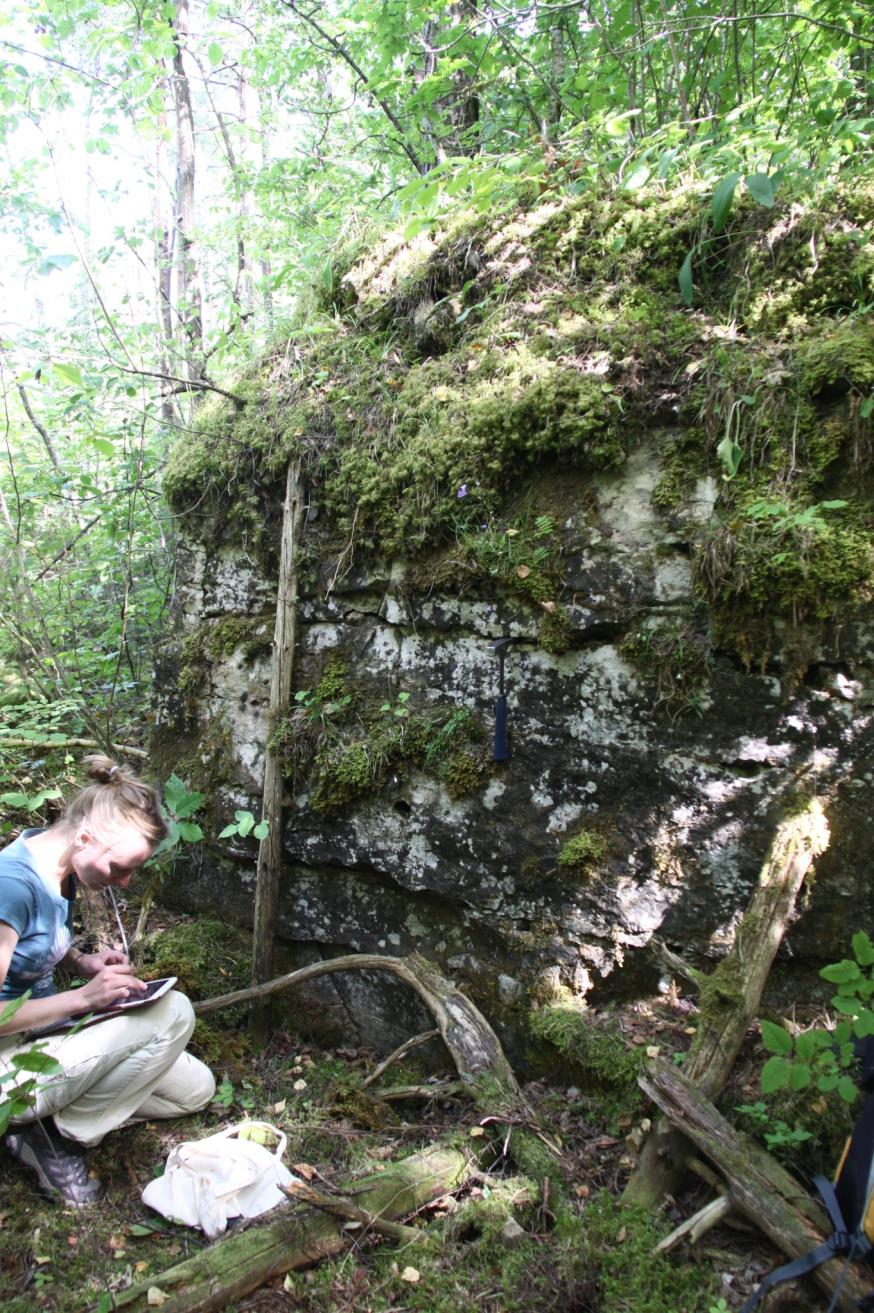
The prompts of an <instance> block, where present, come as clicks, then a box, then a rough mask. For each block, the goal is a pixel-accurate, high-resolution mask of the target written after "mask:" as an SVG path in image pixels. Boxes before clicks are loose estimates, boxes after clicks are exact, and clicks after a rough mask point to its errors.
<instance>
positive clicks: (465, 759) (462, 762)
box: [440, 747, 493, 800]
mask: <svg viewBox="0 0 874 1313" xmlns="http://www.w3.org/2000/svg"><path fill="white" fill-rule="evenodd" d="M492 769H493V767H492V759H491V756H490V754H489V753H488V751H487V750H486V749H484V748H483V747H477V748H471V747H467V748H459V749H457V751H455V752H453V753H451V754H450V755H449V756H448V757H447V758H446V760H445V762H444V764H443V768H442V770H441V772H440V773H441V778H442V780H443V782H444V784H445V785H446V792H447V793H448V794H449V796H450V798H454V799H456V800H460V799H463V798H470V797H472V796H473V795H474V794H475V793H478V792H479V790H480V789H481V788H482V786H483V782H484V781H485V780H486V779H487V778H488V776H489V775H490V774H491V772H492Z"/></svg>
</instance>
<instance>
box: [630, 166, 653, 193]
mask: <svg viewBox="0 0 874 1313" xmlns="http://www.w3.org/2000/svg"><path fill="white" fill-rule="evenodd" d="M649 176H650V167H649V165H648V164H638V165H637V167H636V168H634V169H632V170H631V173H629V175H628V177H627V178H626V179H625V184H624V185H625V190H626V191H640V189H641V187H645V186H646V184H647V183H648V182H649Z"/></svg>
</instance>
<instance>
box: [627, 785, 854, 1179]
mask: <svg viewBox="0 0 874 1313" xmlns="http://www.w3.org/2000/svg"><path fill="white" fill-rule="evenodd" d="M827 846H828V824H827V822H826V819H825V815H824V813H823V810H822V806H821V804H820V802H819V801H818V799H816V798H814V799H812V800H811V801H809V802H808V803H807V804H806V805H805V806H804V808H803V809H802V810H800V811H798V812H797V813H796V814H795V815H793V816H790V817H788V818H787V819H786V820H784V821H782V822H781V824H780V825H779V826H778V827H777V833H776V835H775V836H774V840H773V842H772V844H771V847H770V850H769V852H768V856H767V857H766V859H765V862H764V865H763V866H762V869H761V871H760V872H759V880H758V885H757V886H756V889H755V891H754V893H753V896H752V898H751V899H750V902H749V906H748V907H747V910H746V912H745V913H744V916H743V920H742V921H741V923H740V925H739V926H738V930H737V934H736V935H735V941H734V944H733V946H732V948H731V950H730V951H729V952H728V953H727V954H726V956H725V957H724V958H723V960H722V961H721V962H720V964H719V966H718V967H717V968H716V970H715V971H714V972H713V973H712V975H710V976H708V977H705V978H703V980H702V984H701V987H700V988H701V997H700V1004H701V1013H700V1020H699V1026H698V1032H697V1034H696V1036H695V1040H694V1042H693V1044H692V1048H691V1050H690V1052H689V1056H688V1059H687V1061H686V1068H685V1073H686V1076H687V1077H688V1079H689V1080H691V1081H694V1082H695V1084H696V1085H698V1086H699V1088H700V1089H701V1092H702V1093H703V1094H705V1095H706V1096H707V1097H708V1098H714V1097H715V1096H716V1095H717V1094H718V1093H719V1091H720V1090H721V1089H722V1087H723V1085H724V1084H725V1081H726V1079H727V1077H728V1074H729V1072H730V1071H731V1068H732V1065H733V1064H734V1060H735V1058H736V1056H737V1052H738V1049H739V1048H740V1046H741V1042H742V1041H743V1037H744V1035H745V1034H746V1031H747V1028H748V1027H749V1025H750V1023H751V1021H752V1020H753V1017H754V1016H755V1015H756V1012H757V1011H758V1008H759V1002H760V1000H761V997H762V989H763V988H764V985H765V981H766V980H767V978H768V972H769V971H770V969H771V963H772V962H773V960H774V955H775V954H776V952H777V949H778V948H779V946H780V941H781V939H782V938H783V932H784V930H785V928H786V924H787V922H788V920H789V917H790V915H791V913H792V910H793V908H794V906H795V898H796V895H797V894H798V891H799V889H800V888H801V885H802V883H803V881H804V877H805V876H806V875H807V872H808V871H809V870H810V868H811V866H812V864H813V860H814V858H815V857H816V856H817V855H818V854H819V853H822V852H824V851H825V849H826V847H827ZM684 1164H685V1153H684V1150H683V1146H682V1144H681V1143H680V1142H679V1141H678V1139H677V1137H676V1135H675V1134H674V1133H673V1132H672V1130H671V1127H670V1126H669V1125H668V1123H666V1122H665V1121H663V1120H659V1121H658V1122H657V1123H656V1125H655V1127H654V1128H653V1130H652V1133H651V1134H650V1136H649V1138H648V1139H647V1141H646V1143H645V1144H644V1146H643V1150H642V1152H641V1155H640V1161H639V1163H638V1166H637V1170H636V1171H635V1173H634V1175H633V1176H632V1177H631V1179H630V1180H629V1182H628V1185H627V1186H626V1188H625V1195H624V1199H625V1201H626V1202H632V1203H647V1204H653V1203H655V1202H656V1201H657V1200H658V1199H660V1198H661V1197H662V1196H663V1195H664V1194H667V1193H670V1192H671V1191H673V1190H674V1189H675V1188H676V1185H677V1182H678V1180H679V1178H680V1177H681V1175H682V1172H683V1170H684Z"/></svg>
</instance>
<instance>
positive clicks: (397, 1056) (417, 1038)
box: [361, 1030, 440, 1090]
mask: <svg viewBox="0 0 874 1313" xmlns="http://www.w3.org/2000/svg"><path fill="white" fill-rule="evenodd" d="M439 1037H440V1031H439V1030H426V1031H425V1033H424V1035H413V1037H412V1039H408V1040H404V1042H403V1044H399V1045H398V1047H397V1048H396V1049H395V1051H394V1053H390V1054H389V1055H388V1057H387V1058H384V1059H383V1061H382V1062H381V1063H380V1064H379V1066H377V1067H374V1069H373V1071H372V1072H371V1073H370V1075H369V1076H368V1077H367V1079H366V1080H363V1081H362V1082H361V1088H362V1089H363V1090H366V1089H367V1087H368V1085H372V1084H373V1083H374V1081H378V1080H379V1078H380V1076H382V1075H383V1074H384V1072H386V1071H388V1069H389V1067H390V1066H391V1065H392V1063H394V1062H400V1060H401V1058H405V1057H406V1056H407V1054H408V1053H412V1051H413V1049H417V1048H419V1047H421V1045H422V1044H427V1043H428V1041H429V1040H431V1039H439Z"/></svg>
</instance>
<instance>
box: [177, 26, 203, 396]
mask: <svg viewBox="0 0 874 1313" xmlns="http://www.w3.org/2000/svg"><path fill="white" fill-rule="evenodd" d="M172 29H173V78H172V82H173V103H174V106H175V109H176V216H175V227H176V252H177V256H178V265H177V278H178V293H177V314H178V316H179V326H180V328H181V331H182V340H183V343H184V349H185V358H186V361H187V367H188V377H189V378H191V379H195V378H200V377H201V375H202V373H203V318H202V307H201V298H200V286H199V282H198V274H197V261H196V259H195V254H194V244H195V218H194V214H195V211H194V199H195V191H194V183H195V148H194V110H193V108H192V103H191V87H190V85H189V82H188V74H187V73H186V71H185V45H186V42H187V39H188V0H176V16H175V18H174V19H173V20H172Z"/></svg>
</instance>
